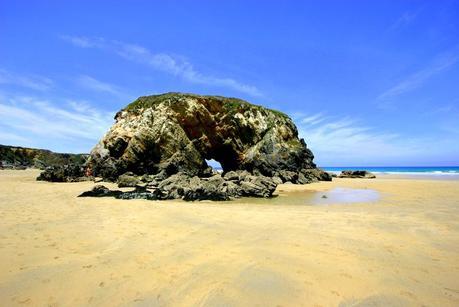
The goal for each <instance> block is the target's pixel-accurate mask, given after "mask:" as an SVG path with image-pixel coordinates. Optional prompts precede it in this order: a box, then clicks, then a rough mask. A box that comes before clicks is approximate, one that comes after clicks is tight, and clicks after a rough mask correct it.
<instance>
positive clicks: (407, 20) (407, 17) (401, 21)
mask: <svg viewBox="0 0 459 307" xmlns="http://www.w3.org/2000/svg"><path fill="white" fill-rule="evenodd" d="M421 11H422V8H419V9H417V10H416V11H406V12H404V13H403V14H402V15H401V16H400V17H399V18H398V19H397V20H396V21H395V22H394V23H393V24H392V25H391V26H390V27H389V30H391V31H395V30H397V29H399V28H402V27H404V26H407V25H409V24H411V23H412V22H413V21H414V20H415V19H416V17H418V15H419V13H420V12H421Z"/></svg>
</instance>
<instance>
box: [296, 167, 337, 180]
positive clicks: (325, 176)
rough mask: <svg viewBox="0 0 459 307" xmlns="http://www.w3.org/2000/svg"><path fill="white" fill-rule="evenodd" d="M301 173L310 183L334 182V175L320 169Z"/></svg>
mask: <svg viewBox="0 0 459 307" xmlns="http://www.w3.org/2000/svg"><path fill="white" fill-rule="evenodd" d="M301 173H302V174H303V175H304V176H305V178H306V179H307V180H309V181H310V182H314V181H332V175H331V174H330V173H327V172H325V171H323V170H321V169H320V168H314V169H304V170H302V171H301Z"/></svg>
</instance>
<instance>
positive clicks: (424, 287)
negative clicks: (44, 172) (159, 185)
mask: <svg viewBox="0 0 459 307" xmlns="http://www.w3.org/2000/svg"><path fill="white" fill-rule="evenodd" d="M37 174H38V172H37V171H34V170H26V171H0V221H1V223H0V264H1V265H0V305H1V306H16V305H21V306H22V305H29V306H84V305H97V306H113V305H129V306H131V305H132V306H196V305H198V306H201V305H202V306H254V305H259V306H278V305H282V306H301V305H304V306H411V305H412V306H421V305H427V306H459V181H444V180H410V179H390V178H387V177H385V178H382V179H375V180H364V179H337V180H334V181H333V182H331V183H330V182H321V183H316V184H311V185H305V186H297V185H282V186H280V187H279V188H278V190H279V193H280V194H281V196H279V198H278V200H285V202H284V204H282V202H281V203H279V202H276V205H269V204H268V205H261V204H262V203H263V202H261V203H260V202H255V201H254V202H250V201H247V200H240V201H237V202H218V203H215V202H195V203H186V202H182V201H163V202H156V201H144V200H131V201H126V200H115V199H112V198H77V197H76V196H77V195H78V194H79V193H81V192H82V191H85V190H89V189H90V188H91V187H92V186H93V183H90V182H84V183H66V184H62V183H47V182H37V181H35V180H34V178H35V176H36V175H37ZM335 187H344V188H359V189H364V188H370V189H374V190H376V191H378V192H380V193H381V199H380V200H379V201H378V202H375V203H368V204H365V203H356V204H352V205H342V204H341V205H316V206H308V205H289V195H290V194H292V191H294V190H295V191H305V190H317V191H326V190H329V189H332V188H335Z"/></svg>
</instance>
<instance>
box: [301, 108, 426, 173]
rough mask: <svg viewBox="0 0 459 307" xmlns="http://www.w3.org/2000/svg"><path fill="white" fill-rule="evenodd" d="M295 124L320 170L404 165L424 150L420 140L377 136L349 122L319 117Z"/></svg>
mask: <svg viewBox="0 0 459 307" xmlns="http://www.w3.org/2000/svg"><path fill="white" fill-rule="evenodd" d="M297 121H298V131H299V134H300V136H301V137H303V138H304V139H305V141H306V143H307V144H308V147H309V148H310V149H311V150H312V151H313V153H314V154H315V156H316V159H315V160H316V163H318V164H319V165H322V166H333V165H334V166H346V165H347V166H349V165H357V166H358V165H375V164H376V165H377V164H381V163H383V164H391V163H403V162H406V161H409V160H410V157H416V155H417V154H418V153H419V151H420V150H422V148H423V147H422V142H420V141H419V140H413V139H412V140H409V139H404V138H403V137H402V136H400V135H397V134H393V133H386V132H379V131H377V130H376V129H374V128H372V127H368V126H365V125H362V124H360V123H359V122H358V121H356V120H354V119H351V118H342V119H338V118H336V117H332V116H325V115H322V114H321V113H319V114H312V115H309V116H305V117H304V118H303V119H301V118H300V119H298V120H297ZM424 148H425V147H424ZM406 163H408V162H406Z"/></svg>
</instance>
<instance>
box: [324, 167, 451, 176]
mask: <svg viewBox="0 0 459 307" xmlns="http://www.w3.org/2000/svg"><path fill="white" fill-rule="evenodd" d="M321 168H322V169H323V170H325V171H327V172H330V173H335V174H339V173H340V172H341V171H343V170H366V171H369V172H372V173H375V174H395V175H429V176H430V175H431V176H459V166H351V167H348V166H343V167H321Z"/></svg>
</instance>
